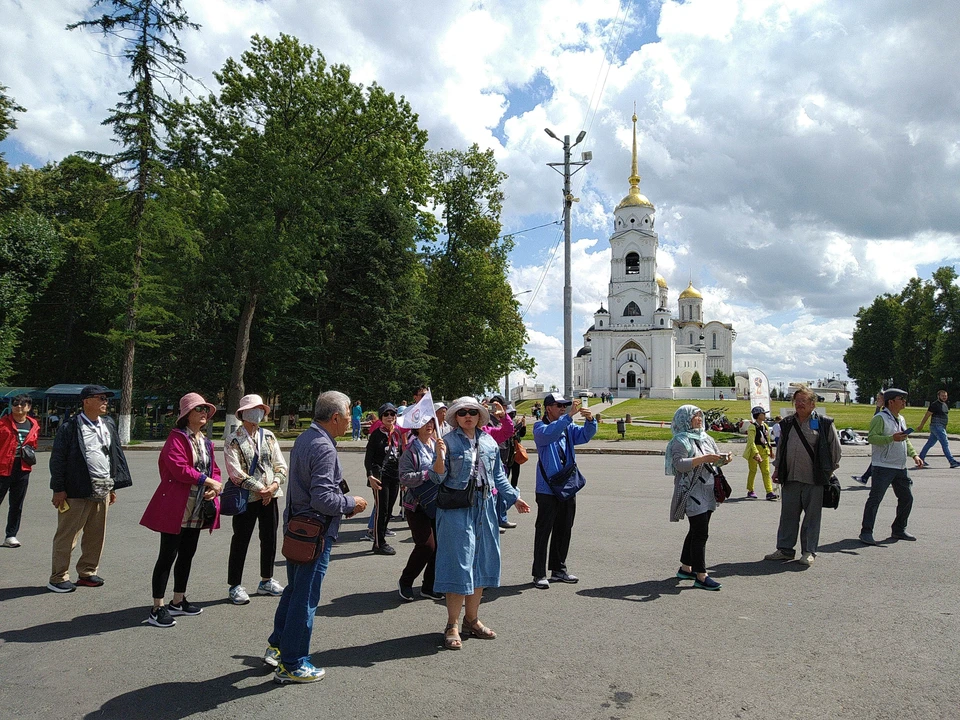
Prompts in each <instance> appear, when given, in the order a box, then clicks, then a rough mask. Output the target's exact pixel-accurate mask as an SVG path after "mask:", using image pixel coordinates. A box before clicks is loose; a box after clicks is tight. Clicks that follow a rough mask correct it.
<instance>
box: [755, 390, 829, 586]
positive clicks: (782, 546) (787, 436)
mask: <svg viewBox="0 0 960 720" xmlns="http://www.w3.org/2000/svg"><path fill="white" fill-rule="evenodd" d="M816 406H817V394H816V393H815V392H813V391H812V390H810V388H807V387H803V388H800V389H799V390H797V391H796V392H795V393H794V394H793V409H794V414H793V415H792V416H790V417H787V418H784V419H783V420H782V421H781V422H780V425H781V431H780V447H778V448H777V458H776V461H775V468H774V471H773V481H774V482H776V483H780V488H781V490H780V497H781V503H780V526H779V528H778V529H777V549H776V550H775V551H774V552H772V553H770V554H769V555H766V556H764V559H765V560H793V556H794V554H795V552H796V545H797V535H798V532H799V536H800V550H801V555H800V564H801V565H806V566H807V567H809V566H811V565H813V561H814V560H815V559H816V556H817V546H818V545H819V543H820V516H821V514H822V512H823V486H824V485H826V484H827V483H828V482H830V477H831V475H833V471H834V470H836V469H837V468H838V467H839V466H840V453H841V450H840V437H839V435H837V429H836V428H835V427H834V424H833V420H831V419H830V418H826V417H822V416H821V415H819V414H818V413H816V412H814V410H815V409H816ZM801 512H802V513H803V524H802V525H801V523H800V513H801Z"/></svg>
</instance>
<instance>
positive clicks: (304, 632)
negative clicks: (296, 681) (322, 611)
mask: <svg viewBox="0 0 960 720" xmlns="http://www.w3.org/2000/svg"><path fill="white" fill-rule="evenodd" d="M331 547H333V542H331V540H330V538H327V541H326V543H324V548H323V552H322V553H320V557H318V558H317V559H316V560H315V561H314V562H313V563H309V564H303V565H300V564H297V563H292V562H288V563H287V587H285V588H284V590H283V596H282V597H281V598H280V604H279V605H278V606H277V614H276V615H275V616H274V618H273V634H272V635H270V640H269V643H270V645H272V646H273V647H278V648H280V662H282V663H283V667H284V668H286V669H287V670H288V671H290V672H293V671H294V670H296V669H297V668H299V667H300V666H301V665H303V663H305V662H306V661H307V660H308V659H309V658H310V636H311V635H312V634H313V617H314V615H315V614H316V612H317V605H319V604H320V586H321V584H322V583H323V576H324V575H326V574H327V566H328V565H329V564H330V548H331Z"/></svg>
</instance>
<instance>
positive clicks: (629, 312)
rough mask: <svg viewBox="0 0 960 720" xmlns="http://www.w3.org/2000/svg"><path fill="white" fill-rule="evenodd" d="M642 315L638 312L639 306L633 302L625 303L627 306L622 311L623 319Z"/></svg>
mask: <svg viewBox="0 0 960 720" xmlns="http://www.w3.org/2000/svg"><path fill="white" fill-rule="evenodd" d="M642 314H643V313H641V312H640V306H639V305H637V304H636V303H635V302H634V301H633V300H631V301H630V302H629V303H627V306H626V307H625V308H624V309H623V316H624V317H639V316H640V315H642Z"/></svg>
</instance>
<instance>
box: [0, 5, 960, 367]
mask: <svg viewBox="0 0 960 720" xmlns="http://www.w3.org/2000/svg"><path fill="white" fill-rule="evenodd" d="M90 4H91V3H90V1H89V0H31V2H29V3H27V2H24V0H0V17H3V18H4V22H3V24H2V26H0V47H2V48H4V49H3V51H2V52H0V84H3V85H7V86H8V87H9V88H10V91H9V92H10V94H11V95H13V96H14V97H15V98H16V100H17V101H18V102H19V103H20V104H21V105H23V106H25V107H26V108H27V109H28V112H27V113H26V114H24V115H22V116H20V117H19V119H18V120H19V129H18V130H17V131H16V132H15V133H14V134H13V136H12V137H11V138H10V139H8V140H7V141H6V142H5V143H3V145H2V146H0V150H2V151H3V152H4V153H5V154H6V158H7V160H8V161H9V162H11V163H14V164H17V163H20V162H26V163H29V164H32V165H37V164H42V163H43V162H46V161H50V160H59V159H60V158H62V157H63V156H64V155H66V154H68V153H70V152H72V151H75V150H81V149H92V150H109V149H110V138H109V134H108V130H107V129H105V128H102V127H100V124H99V123H100V121H101V120H102V118H103V117H104V116H105V115H106V111H107V108H109V107H110V106H111V105H113V103H114V102H115V100H116V93H117V92H118V91H119V90H120V89H122V88H124V87H125V84H126V81H127V78H126V69H125V68H124V67H123V65H122V63H121V62H120V61H118V60H117V59H115V58H114V57H112V56H111V49H110V48H109V47H105V46H104V45H103V44H102V40H101V38H100V37H99V36H96V35H92V34H89V33H82V32H77V31H74V32H70V33H68V32H66V31H65V30H64V29H63V28H64V25H66V24H67V23H68V22H71V21H75V20H76V19H77V18H79V17H80V16H81V15H82V14H83V13H84V12H85V11H86V10H87V9H88V7H89V5H90ZM183 5H184V7H185V9H186V10H187V11H188V13H189V14H190V16H191V19H192V20H193V21H195V22H198V23H200V24H201V25H202V29H201V30H200V31H199V32H197V33H187V34H185V35H184V37H183V43H184V47H185V49H186V51H187V54H188V57H189V61H190V67H189V69H190V71H191V72H192V73H193V74H194V75H195V76H196V77H198V78H201V79H202V80H203V81H204V82H205V83H206V84H207V85H208V86H209V87H212V86H213V83H214V81H213V78H212V75H211V72H212V71H213V70H215V69H217V68H219V67H220V66H221V65H222V63H223V61H224V60H225V59H226V58H227V57H228V56H234V57H236V56H238V55H239V54H240V53H241V52H243V50H245V49H246V48H247V46H248V43H249V37H250V35H251V34H253V33H261V34H265V35H270V36H275V35H277V34H279V33H280V32H287V33H291V34H294V35H297V36H298V37H300V38H301V39H302V40H304V41H305V42H309V43H310V44H312V45H314V46H316V47H317V48H318V49H320V50H321V51H322V52H323V53H324V55H325V56H326V57H327V59H328V60H329V61H332V62H340V63H346V64H348V65H350V66H351V68H352V69H353V74H354V78H355V79H356V80H358V81H361V82H372V81H377V82H379V83H380V84H381V85H383V86H385V87H386V88H388V89H389V90H392V91H394V92H396V93H397V94H401V95H404V96H406V97H407V99H408V100H409V101H410V102H411V104H412V106H413V108H414V110H415V111H416V112H418V113H419V116H420V122H421V125H422V126H423V127H424V128H426V129H427V130H428V131H429V133H430V145H431V147H434V148H451V147H466V146H468V145H469V144H470V143H473V142H476V143H478V144H479V145H480V146H481V147H492V148H494V151H495V153H496V155H497V158H498V162H499V163H500V167H501V169H502V170H503V171H504V172H506V173H507V174H508V175H509V179H508V181H507V183H506V186H505V191H506V194H507V201H506V204H505V211H504V217H503V223H504V231H505V232H516V231H520V230H524V229H525V228H532V227H534V226H538V225H541V224H544V223H549V222H552V221H554V220H556V219H557V218H559V216H560V213H561V202H560V192H559V191H560V186H561V182H562V181H561V178H560V177H559V176H558V175H556V174H555V173H554V172H553V171H552V170H551V169H550V168H548V167H547V166H546V163H548V162H557V161H560V160H561V159H562V151H561V147H560V145H559V144H558V143H556V141H554V140H552V139H551V138H549V137H547V136H546V134H544V132H543V128H544V127H550V128H552V129H553V130H554V131H555V132H556V133H557V134H558V135H561V136H562V135H564V134H570V135H571V136H576V134H577V133H578V132H579V131H580V130H581V129H586V130H587V131H588V135H587V139H586V141H585V142H584V143H583V145H581V146H579V147H578V148H577V152H578V153H579V151H581V150H590V151H591V152H593V156H594V160H593V162H592V163H591V164H590V165H589V166H588V167H587V168H586V169H585V170H584V171H582V172H581V173H580V174H579V175H578V176H577V178H576V182H575V185H574V187H575V194H576V195H577V196H579V197H580V199H581V202H580V203H578V204H577V205H575V208H574V213H573V238H574V244H573V268H572V272H573V284H574V313H575V314H574V337H575V347H574V351H576V349H578V348H579V342H580V339H581V334H582V332H583V331H584V330H585V329H586V328H587V327H588V326H589V325H590V322H591V320H592V313H593V312H594V311H595V310H596V308H597V307H598V306H599V304H600V302H601V301H605V297H606V287H607V282H608V279H609V243H608V237H609V233H610V229H611V225H612V211H613V208H614V207H615V205H616V204H617V202H619V200H620V199H621V198H622V197H623V196H624V195H625V194H626V192H627V188H628V183H627V176H628V175H629V171H630V150H629V148H630V143H631V129H630V115H631V114H632V112H633V107H634V103H636V108H637V115H638V118H639V120H638V143H639V155H640V158H639V159H640V174H641V176H642V177H643V180H642V182H641V190H642V191H643V193H644V194H645V195H646V196H647V197H648V198H650V200H651V201H652V202H653V204H654V205H655V206H656V208H657V228H658V231H659V234H660V251H659V255H658V264H659V268H660V272H661V274H663V275H664V276H665V277H666V279H667V281H668V283H669V286H670V302H671V307H673V308H674V309H676V297H677V294H678V293H679V292H680V291H681V290H683V289H684V288H685V287H686V285H687V282H688V281H689V280H691V279H692V281H693V283H694V285H695V286H696V287H697V288H698V289H700V290H701V291H702V292H703V294H704V312H705V315H706V317H707V318H710V319H718V320H721V321H725V322H731V323H733V324H734V326H735V328H736V329H737V331H738V338H737V341H736V343H735V344H734V369H737V370H740V369H745V368H746V367H747V366H756V367H759V368H761V369H763V370H765V371H766V373H767V375H768V376H769V377H770V380H771V382H774V383H776V382H778V381H791V380H810V379H814V378H818V377H823V376H826V375H828V374H833V373H838V374H840V375H842V376H845V373H846V368H845V366H844V364H843V361H842V357H843V353H844V351H845V350H846V349H847V347H849V343H850V334H851V332H852V330H853V325H854V318H853V316H854V314H855V313H856V311H857V309H858V307H860V306H861V305H865V304H869V303H870V302H871V301H872V300H873V298H874V297H875V296H876V295H878V294H880V293H883V292H897V291H898V290H899V289H900V288H902V287H903V285H904V284H905V283H906V282H907V280H908V279H909V278H910V277H913V276H916V275H919V276H921V277H929V275H930V272H931V271H932V270H933V269H935V268H936V267H938V266H940V265H955V264H956V263H957V261H958V258H960V202H958V201H960V197H958V194H960V182H958V181H960V142H958V140H957V138H960V132H958V130H960V127H958V125H960V95H958V88H960V81H958V80H960V78H958V77H957V75H958V73H960V70H958V68H960V57H958V55H960V25H958V24H957V23H955V22H944V18H952V17H955V16H956V10H955V6H954V4H953V2H948V1H947V0H930V1H928V2H925V3H902V2H894V1H893V0H875V1H874V2H870V3H851V2H846V1H843V0H782V1H779V2H776V1H774V0H688V1H687V2H675V1H664V2H660V1H659V0H624V1H623V2H621V1H620V0H553V1H551V2H547V1H546V0H544V1H540V0H526V1H524V0H511V1H508V0H491V1H486V2H479V1H476V2H474V1H469V0H465V1H460V0H448V1H447V2H444V3H436V2H434V1H432V0H431V1H429V2H428V1H427V0H408V1H406V2H398V1H386V0H376V1H375V0H327V1H326V2H323V3H308V2H305V1H303V0H184V2H183ZM559 237H560V229H559V227H555V226H551V227H547V228H541V229H537V230H530V231H529V232H523V233H520V234H518V236H517V246H516V249H515V251H514V253H513V255H512V257H511V260H512V269H511V273H510V282H511V284H512V285H513V287H514V289H515V291H517V292H521V291H524V290H530V289H533V288H536V287H538V286H540V288H541V289H540V290H539V292H538V293H537V294H536V296H534V295H533V294H532V293H528V294H526V295H523V296H521V297H520V299H521V300H523V301H524V305H525V307H526V314H525V317H524V319H525V322H526V323H527V326H528V331H529V334H530V342H529V345H528V351H529V352H530V353H531V355H533V356H534V357H535V358H536V360H537V363H538V379H539V380H541V381H543V382H544V383H545V384H547V385H549V384H550V383H553V382H556V383H557V384H558V385H560V384H562V368H563V360H562V357H563V356H562V337H563V320H562V317H561V315H560V313H559V311H558V309H559V308H560V307H561V305H562V286H563V267H562V253H561V254H560V255H559V257H557V258H556V259H555V261H554V262H553V263H552V264H551V265H550V267H549V270H546V272H545V268H546V266H547V265H548V262H549V259H550V256H551V253H552V251H553V249H554V247H555V245H556V243H557V240H558V238H559ZM541 279H543V281H542V283H541Z"/></svg>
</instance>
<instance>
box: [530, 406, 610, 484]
mask: <svg viewBox="0 0 960 720" xmlns="http://www.w3.org/2000/svg"><path fill="white" fill-rule="evenodd" d="M567 428H570V431H569V433H568V432H567ZM596 434H597V421H596V420H587V421H586V422H585V423H584V424H583V425H582V426H581V425H576V424H574V422H573V418H571V417H570V416H569V415H567V414H563V415H561V416H560V418H559V419H558V420H554V421H553V422H552V423H545V422H543V421H542V420H538V421H537V422H536V423H534V426H533V441H534V442H535V443H536V445H537V492H538V493H544V494H547V495H552V494H553V490H551V489H550V486H549V485H547V481H546V478H544V477H543V473H542V472H541V470H540V468H541V466H542V468H543V471H544V472H546V473H547V475H548V476H550V475H556V474H557V473H558V472H560V470H562V469H563V467H564V465H563V463H562V462H560V452H559V448H560V440H561V438H564V437H566V438H567V439H568V440H569V439H572V440H573V444H574V445H583V444H584V443H586V442H589V441H590V438H592V437H593V436H594V435H596ZM568 440H564V443H565V444H566V443H567V441H568ZM564 453H566V456H567V465H570V464H571V463H573V462H576V453H575V452H574V449H573V448H572V447H565V448H564Z"/></svg>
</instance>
